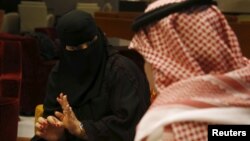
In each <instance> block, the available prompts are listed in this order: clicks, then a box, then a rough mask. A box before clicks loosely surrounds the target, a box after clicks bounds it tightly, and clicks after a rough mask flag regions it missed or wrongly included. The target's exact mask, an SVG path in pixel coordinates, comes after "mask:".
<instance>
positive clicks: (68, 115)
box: [55, 93, 85, 138]
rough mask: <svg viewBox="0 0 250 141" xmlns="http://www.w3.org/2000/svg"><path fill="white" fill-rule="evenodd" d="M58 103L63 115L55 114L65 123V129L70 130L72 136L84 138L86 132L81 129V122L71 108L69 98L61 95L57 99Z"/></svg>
mask: <svg viewBox="0 0 250 141" xmlns="http://www.w3.org/2000/svg"><path fill="white" fill-rule="evenodd" d="M57 101H58V103H59V104H60V105H61V107H62V109H63V113H61V112H55V115H56V117H57V118H58V119H59V120H61V121H62V122H63V125H64V127H65V128H66V129H68V131H69V132H70V133H71V134H72V135H75V136H78V137H80V138H83V137H84V135H85V131H83V130H84V129H83V130H82V129H81V128H80V121H79V120H78V119H77V118H76V116H75V113H74V112H73V110H72V108H71V107H70V105H69V103H68V100H67V96H66V95H64V94H63V93H61V94H60V95H59V97H57ZM83 133H84V134H83Z"/></svg>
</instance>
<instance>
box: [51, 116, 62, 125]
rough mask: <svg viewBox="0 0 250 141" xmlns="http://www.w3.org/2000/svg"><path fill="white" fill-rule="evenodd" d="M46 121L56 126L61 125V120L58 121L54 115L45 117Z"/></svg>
mask: <svg viewBox="0 0 250 141" xmlns="http://www.w3.org/2000/svg"><path fill="white" fill-rule="evenodd" d="M47 120H48V122H49V123H50V124H51V125H53V126H56V127H59V126H62V122H60V121H59V120H58V119H57V118H56V117H54V116H48V117H47Z"/></svg>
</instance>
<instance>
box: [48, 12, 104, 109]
mask: <svg viewBox="0 0 250 141" xmlns="http://www.w3.org/2000/svg"><path fill="white" fill-rule="evenodd" d="M57 32H58V34H59V38H60V40H61V41H62V43H63V44H64V45H70V46H78V45H80V44H82V43H86V42H87V43H88V48H86V49H82V50H78V51H67V50H65V46H64V47H63V48H62V50H61V56H60V62H59V63H58V64H57V65H56V66H55V67H54V69H53V70H52V73H51V74H50V77H49V81H48V91H47V96H46V98H45V103H44V105H45V111H46V112H47V114H53V112H54V111H55V110H59V109H60V106H59V104H58V103H57V102H56V97H57V96H58V95H59V94H60V93H61V92H63V93H64V94H67V96H68V100H69V104H70V105H71V106H72V107H73V109H74V108H77V107H78V106H80V105H82V104H84V103H85V102H87V101H88V100H89V99H91V98H92V97H96V96H98V94H100V92H99V91H100V89H101V86H102V82H103V79H104V71H105V66H106V61H107V53H106V39H105V37H104V35H103V34H102V32H101V31H99V30H98V28H97V26H96V25H95V23H94V20H93V18H92V17H91V15H90V14H88V13H86V12H83V11H79V10H74V11H71V12H69V13H67V14H66V15H64V16H63V17H62V18H61V19H60V20H59V22H58V26H57ZM95 36H97V40H95V41H93V39H94V37H95Z"/></svg>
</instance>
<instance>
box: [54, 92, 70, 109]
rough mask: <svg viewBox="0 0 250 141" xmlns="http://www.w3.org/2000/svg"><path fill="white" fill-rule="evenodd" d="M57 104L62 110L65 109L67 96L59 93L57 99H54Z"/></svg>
mask: <svg viewBox="0 0 250 141" xmlns="http://www.w3.org/2000/svg"><path fill="white" fill-rule="evenodd" d="M56 99H57V101H58V103H59V104H60V105H61V107H62V109H63V110H64V109H66V108H67V105H68V104H69V103H68V99H67V95H63V93H60V95H59V97H57V98H56Z"/></svg>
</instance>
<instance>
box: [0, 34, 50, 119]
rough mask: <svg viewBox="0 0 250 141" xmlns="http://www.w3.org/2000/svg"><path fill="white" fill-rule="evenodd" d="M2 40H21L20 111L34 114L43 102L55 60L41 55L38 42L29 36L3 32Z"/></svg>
mask: <svg viewBox="0 0 250 141" xmlns="http://www.w3.org/2000/svg"><path fill="white" fill-rule="evenodd" d="M0 40H4V41H20V42H21V51H22V63H21V65H22V66H21V67H22V82H21V83H22V89H21V94H20V96H21V97H20V113H21V114H23V115H33V114H34V111H35V106H36V105H37V104H40V103H43V99H44V96H45V89H46V83H47V78H48V75H49V72H50V70H51V68H52V67H53V65H54V64H55V63H54V62H50V61H44V60H43V59H42V58H41V57H40V52H39V46H38V42H37V40H36V39H35V38H32V37H29V36H20V35H13V34H8V33H1V34H0Z"/></svg>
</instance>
